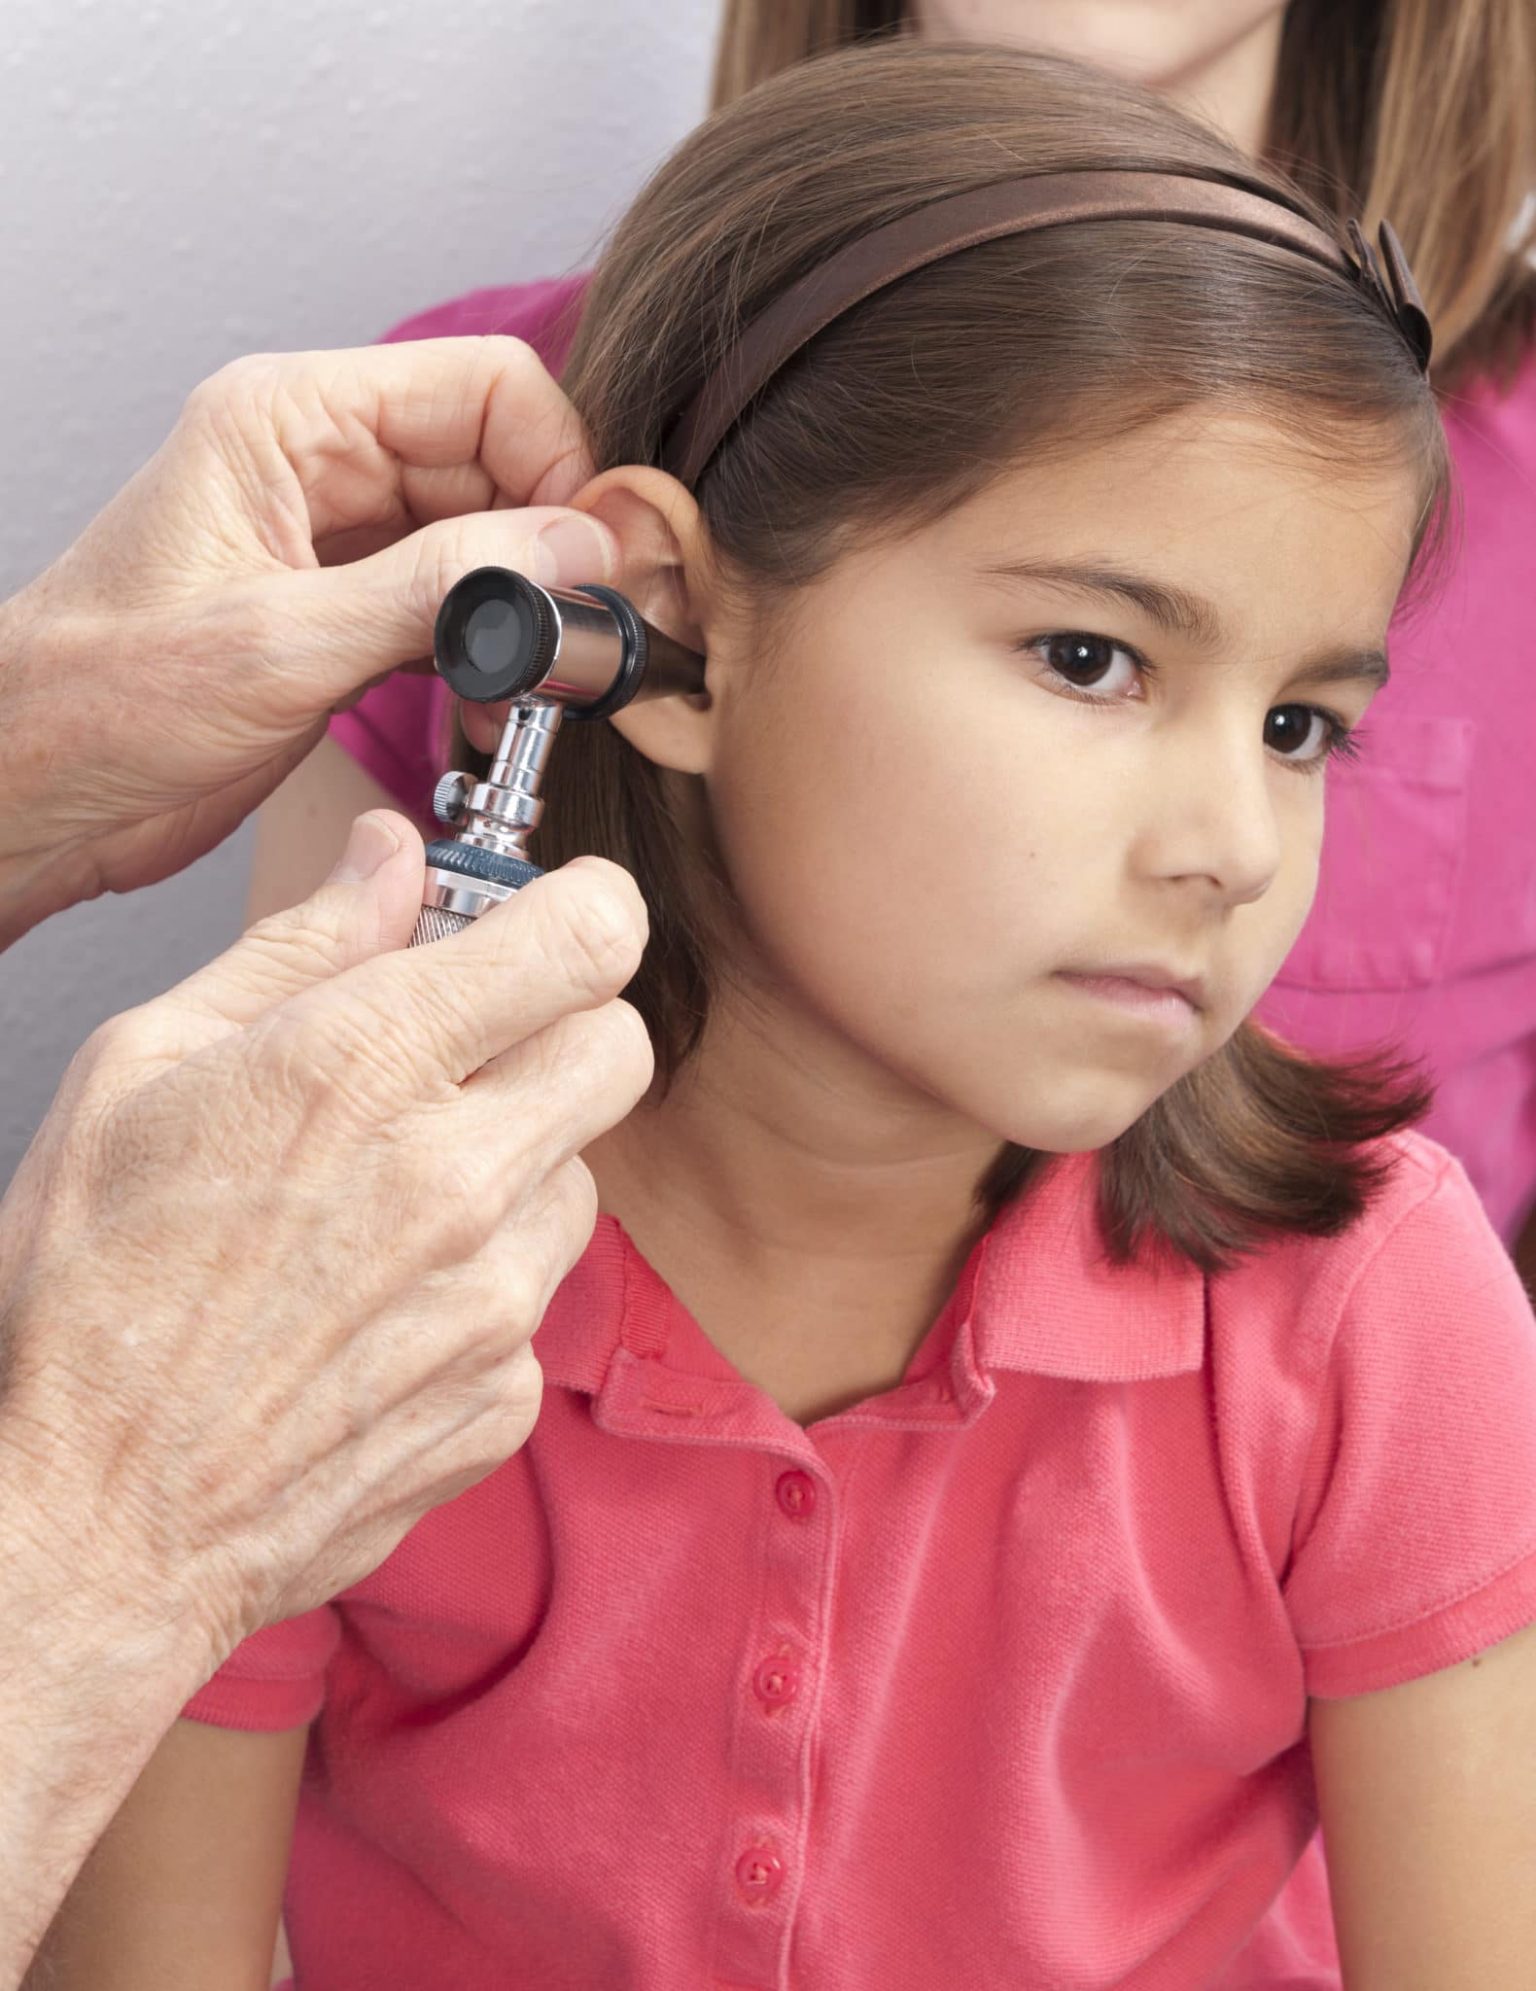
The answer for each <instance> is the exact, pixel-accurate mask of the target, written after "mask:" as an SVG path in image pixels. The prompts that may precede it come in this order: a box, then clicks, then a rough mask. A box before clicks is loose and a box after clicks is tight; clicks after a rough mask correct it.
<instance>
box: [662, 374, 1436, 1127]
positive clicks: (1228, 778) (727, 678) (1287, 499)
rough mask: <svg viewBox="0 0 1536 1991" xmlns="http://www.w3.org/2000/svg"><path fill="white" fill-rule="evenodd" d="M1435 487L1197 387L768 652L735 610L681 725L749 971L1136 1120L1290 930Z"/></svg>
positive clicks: (867, 1026) (969, 1087) (1059, 1105)
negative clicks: (1343, 456) (1342, 747)
mask: <svg viewBox="0 0 1536 1991" xmlns="http://www.w3.org/2000/svg"><path fill="white" fill-rule="evenodd" d="M689 502H690V503H691V500H690V501H689ZM1414 503H1415V500H1414V493H1413V489H1412V484H1411V480H1410V478H1409V476H1408V474H1407V473H1406V472H1401V471H1393V470H1391V469H1388V468H1379V469H1374V470H1363V469H1349V468H1341V467H1340V465H1339V464H1338V463H1337V462H1332V461H1328V462H1325V461H1322V460H1319V459H1318V458H1316V457H1311V456H1308V455H1307V454H1305V453H1303V452H1302V451H1301V450H1300V449H1298V448H1297V447H1296V446H1295V445H1294V444H1292V443H1290V442H1288V441H1287V440H1286V439H1285V438H1284V437H1282V436H1280V435H1279V434H1278V433H1277V432H1276V431H1274V430H1273V429H1272V428H1270V427H1269V426H1267V425H1265V424H1263V423H1262V422H1260V421H1259V420H1257V419H1256V418H1251V417H1246V416H1240V415H1237V414H1233V413H1226V412H1219V413H1218V412H1213V411H1211V410H1203V411H1191V412H1187V413H1185V414H1182V415H1180V416H1178V417H1174V418H1170V419H1167V420H1163V421H1159V422H1157V423H1154V424H1150V425H1148V426H1147V427H1145V428H1143V429H1141V430H1139V431H1137V432H1135V433H1133V434H1131V435H1129V436H1126V437H1122V438H1119V439H1117V440H1115V441H1113V442H1109V443H1105V444H1103V445H1101V446H1098V447H1092V448H1086V449H1082V450H1080V451H1077V452H1075V453H1074V454H1073V455H1072V456H1071V457H1070V459H1069V460H1065V461H1062V462H1059V463H1056V464H1051V465H1045V464H1042V465H1040V466H1039V467H1035V468H1030V469H1025V470H1020V471H1018V472H1016V473H1013V474H1010V475H1009V476H1008V477H1007V478H1005V479H1004V480H1003V481H1001V482H999V483H997V484H996V485H995V486H993V487H992V488H991V489H990V490H988V491H986V492H985V493H983V494H982V495H981V496H979V497H977V498H975V499H973V500H972V501H970V502H969V503H967V504H966V505H964V506H963V507H961V508H958V509H956V510H954V511H952V512H950V513H949V514H948V515H946V516H945V517H944V518H943V519H942V520H941V521H940V522H939V523H937V524H934V525H930V526H926V527H924V528H922V529H921V530H920V531H917V532H916V533H914V534H912V535H911V536H910V537H908V538H906V539H904V540H903V541H902V542H901V543H899V544H894V545H893V544H889V543H887V544H884V545H882V546H880V547H879V548H878V549H874V550H867V551H860V552H856V553H852V554H849V555H847V556H846V557H844V558H842V559H841V560H840V561H839V562H838V563H837V565H836V566H835V567H834V568H833V569H832V570H831V571H830V572H829V573H828V574H826V575H825V576H824V577H823V578H822V579H821V580H819V581H817V582H815V583H814V584H812V585H810V586H808V587H806V588H805V589H803V590H802V591H800V592H799V593H798V594H797V595H796V596H795V597H794V598H793V599H792V601H791V602H790V604H789V606H788V610H787V619H786V621H785V623H784V625H783V626H782V628H781V629H780V630H779V632H778V637H777V640H776V642H775V644H774V646H773V652H772V654H771V655H768V656H766V657H765V656H764V655H762V654H761V653H760V645H758V644H756V643H754V641H753V638H752V635H751V632H750V631H749V630H747V629H745V628H744V627H735V628H733V627H732V626H731V624H730V623H729V622H728V621H727V620H726V619H725V618H724V616H723V615H722V616H716V617H715V618H714V619H713V620H712V621H711V622H709V624H708V626H707V627H706V628H705V629H704V632H703V634H704V638H705V641H706V642H707V647H708V650H709V655H710V689H711V693H712V701H711V704H710V707H709V711H708V714H707V716H701V717H700V718H699V719H698V721H697V724H698V726H699V727H700V729H701V744H700V745H699V747H698V750H697V753H696V754H695V755H694V756H693V759H694V764H695V765H696V767H697V768H698V769H699V771H701V772H702V773H703V774H704V777H705V787H706V790H707V794H708V799H709V807H710V815H711V819H712V822H713V827H714V833H715V835H716V837H717V839H718V842H719V845H720V848H721V852H722V855H723V857H724V860H725V863H726V866H727V868H728V871H729V874H730V877H731V881H732V883H733V885H734V888H735V892H736V895H737V898H738V900H739V902H740V907H741V920H742V926H743V929H744V932H743V937H742V939H741V942H740V949H741V962H740V967H741V971H742V974H743V977H744V980H745V983H746V985H747V986H748V988H749V989H750V991H751V993H752V996H753V998H754V1000H755V1001H756V1002H757V1004H759V1005H762V1004H766V1005H768V1006H769V1007H770V1008H771V1009H773V1010H775V1011H777V1012H778V1013H779V1014H780V1016H781V1019H782V1020H783V1021H785V1022H788V1023H791V1024H792V1026H793V1030H794V1033H795V1036H796V1041H797V1043H798V1044H800V1045H801V1046H803V1047H806V1049H807V1054H808V1055H813V1056H815V1057H817V1058H818V1059H821V1058H822V1056H823V1054H824V1055H825V1059H826V1061H827V1069H828V1070H829V1071H833V1070H835V1071H836V1072H837V1074H838V1077H839V1080H840V1081H841V1080H844V1079H848V1078H851V1077H853V1076H854V1074H855V1072H856V1071H858V1070H860V1069H862V1070H863V1072H864V1073H865V1075H866V1076H867V1077H868V1078H869V1079H870V1080H872V1081H873V1082H874V1084H875V1085H876V1087H877V1089H885V1090H886V1091H887V1092H888V1091H889V1088H891V1087H892V1086H894V1087H895V1088H896V1089H897V1090H898V1091H900V1092H904V1093H906V1094H908V1095H909V1096H910V1095H913V1094H916V1095H921V1096H924V1097H925V1098H926V1100H927V1101H928V1102H929V1103H933V1102H942V1103H943V1105H945V1106H946V1107H947V1108H949V1109H950V1110H952V1111H953V1112H955V1113H958V1114H960V1115H962V1116H964V1117H965V1118H966V1119H967V1120H969V1121H971V1122H974V1123H975V1124H977V1125H979V1126H981V1127H983V1128H985V1129H987V1130H989V1131H990V1132H991V1133H994V1134H996V1135H997V1136H999V1137H1000V1138H1003V1139H1008V1140H1013V1141H1017V1142H1020V1143H1022V1144H1023V1145H1025V1146H1029V1147H1038V1148H1044V1149H1050V1150H1056V1151H1063V1152H1064V1151H1071V1150H1077V1149H1085V1148H1092V1147H1098V1146H1101V1145H1102V1144H1103V1143H1105V1142H1107V1141H1109V1140H1111V1139H1113V1138H1114V1137H1115V1136H1116V1135H1118V1134H1120V1133H1121V1132H1123V1131H1124V1129H1125V1128H1126V1127H1128V1126H1129V1125H1130V1124H1131V1122H1132V1121H1134V1120H1135V1119H1136V1118H1137V1117H1138V1116H1139V1115H1140V1114H1141V1113H1142V1112H1144V1111H1145V1109H1146V1108H1147V1107H1148V1106H1149V1105H1150V1104H1151V1103H1152V1101H1153V1100H1154V1099H1155V1098H1156V1097H1157V1096H1158V1094H1160V1093H1161V1092H1163V1091H1164V1090H1165V1089H1166V1088H1167V1087H1168V1086H1170V1085H1171V1084H1173V1083H1174V1081H1175V1080H1177V1079H1178V1078H1180V1077H1181V1076H1182V1075H1183V1074H1184V1073H1186V1072H1188V1071H1189V1070H1190V1069H1191V1068H1192V1067H1193V1066H1195V1065H1197V1064H1198V1063H1200V1062H1201V1061H1202V1060H1203V1059H1205V1058H1207V1057H1209V1056H1210V1055H1211V1053H1212V1052H1213V1051H1215V1050H1216V1049H1217V1048H1218V1046H1219V1045H1221V1044H1222V1043H1223V1042H1224V1041H1225V1040H1226V1039H1227V1037H1228V1036H1230V1035H1231V1033H1232V1031H1233V1030H1234V1029H1235V1028H1236V1026H1237V1024H1238V1023H1239V1022H1240V1021H1241V1020H1242V1018H1243V1017H1244V1016H1246V1015H1247V1013H1248V1011H1249V1010H1250V1009H1251V1008H1252V1007H1253V1005H1254V1003H1255V1002H1256V1001H1257V1000H1258V998H1259V996H1260V994H1261V993H1262V991H1263V990H1264V988H1265V986H1266V985H1267V984H1268V982H1269V980H1270V978H1271V977H1272V976H1273V975H1274V973H1275V971H1276V969H1277V968H1278V967H1279V965H1280V963H1281V961H1282V960H1283V959H1284V957H1285V955H1286V953H1287V951H1288V950H1289V948H1290V946H1291V944H1292V942H1293V941H1294V939H1295V938H1296V934H1297V932H1298V930H1299V928H1300V926H1301V924H1302V921H1303V919H1304V918H1305V916H1306V912H1307V909H1308V906H1309V905H1310V903H1311V899H1312V894H1313V888H1314V884H1315V881H1316V876H1317V862H1318V851H1319V844H1320V840H1321V837H1322V830H1323V796H1324V788H1325V775H1324V770H1325V766H1326V763H1327V759H1328V757H1329V753H1330V750H1333V751H1337V746H1338V742H1339V741H1340V740H1341V739H1342V738H1343V737H1344V736H1345V734H1346V733H1347V731H1348V730H1349V729H1352V728H1353V727H1354V726H1356V725H1357V724H1358V722H1359V721H1360V719H1361V718H1362V716H1363V715H1364V713H1365V710H1366V707H1367V705H1368V704H1369V703H1370V700H1371V696H1372V694H1373V692H1374V691H1375V690H1376V688H1377V686H1378V684H1379V681H1380V679H1381V677H1382V675H1383V674H1384V671H1385V662H1384V657H1383V651H1384V647H1385V640H1386V631H1387V623H1388V619H1389V617H1390V615H1391V613H1392V608H1393V603H1394V600H1395V597H1396V595H1397V592H1398V589H1399V586H1400V584H1401V582H1402V580H1403V576H1404V571H1405V567H1406V564H1407V561H1408V558H1409V550H1410V542H1411V538H1412V533H1413V528H1414ZM646 709H647V708H633V712H634V715H635V717H634V720H633V724H634V726H635V729H636V731H637V732H639V731H641V730H642V729H643V728H644V726H645V724H646V723H647V722H646V721H644V720H643V719H641V718H640V717H639V715H640V713H642V712H643V711H645V710H646ZM623 718H624V719H625V720H629V719H630V718H631V715H630V714H625V715H623ZM625 730H629V728H628V727H626V728H625ZM642 744H643V741H642ZM674 764H676V763H675V762H674ZM1173 985H1177V986H1173ZM812 1046H815V1047H819V1048H817V1049H815V1050H811V1049H810V1047H812ZM915 1103H917V1102H916V1099H914V1104H915Z"/></svg>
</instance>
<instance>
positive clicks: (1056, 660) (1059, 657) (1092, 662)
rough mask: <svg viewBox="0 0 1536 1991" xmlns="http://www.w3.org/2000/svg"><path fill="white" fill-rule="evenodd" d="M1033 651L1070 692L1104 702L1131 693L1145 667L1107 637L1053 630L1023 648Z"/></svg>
mask: <svg viewBox="0 0 1536 1991" xmlns="http://www.w3.org/2000/svg"><path fill="white" fill-rule="evenodd" d="M1024 648H1025V649H1028V650H1033V651H1034V653H1035V655H1036V656H1037V657H1039V658H1041V660H1042V661H1043V662H1044V663H1045V665H1046V666H1047V668H1048V669H1049V670H1050V671H1051V673H1052V674H1053V675H1054V676H1056V677H1058V678H1060V679H1061V680H1062V681H1063V683H1064V684H1066V685H1070V686H1071V688H1072V690H1073V691H1075V692H1079V693H1081V694H1083V695H1085V696H1091V697H1092V698H1093V699H1094V700H1095V701H1096V702H1100V701H1107V700H1109V699H1112V698H1117V697H1121V696H1123V695H1124V694H1125V693H1126V692H1128V691H1134V690H1135V689H1136V688H1137V686H1138V685H1139V683H1140V681H1141V678H1142V675H1143V673H1144V672H1145V671H1146V669H1147V666H1146V664H1145V663H1144V662H1143V660H1142V659H1141V657H1139V656H1138V655H1137V653H1136V652H1135V651H1134V650H1128V649H1127V648H1126V647H1125V645H1124V644H1123V643H1112V642H1111V641H1110V640H1109V638H1108V637H1107V636H1091V635H1089V634H1088V633H1087V632H1086V631H1083V630H1077V629H1059V630H1053V631H1052V633H1051V634H1050V635H1049V636H1034V637H1031V638H1030V640H1029V642H1028V643H1026V644H1025V645H1024Z"/></svg>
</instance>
